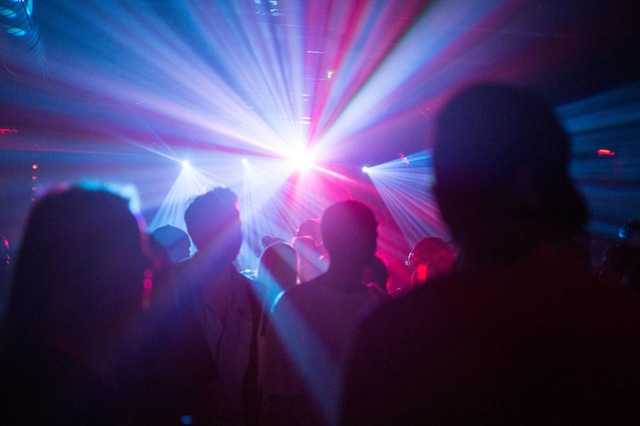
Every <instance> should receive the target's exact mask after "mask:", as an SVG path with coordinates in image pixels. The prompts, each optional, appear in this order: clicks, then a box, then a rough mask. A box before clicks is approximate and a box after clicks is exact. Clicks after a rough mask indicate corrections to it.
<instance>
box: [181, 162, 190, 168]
mask: <svg viewBox="0 0 640 426" xmlns="http://www.w3.org/2000/svg"><path fill="white" fill-rule="evenodd" d="M182 168H183V169H190V168H191V163H189V160H183V161H182Z"/></svg>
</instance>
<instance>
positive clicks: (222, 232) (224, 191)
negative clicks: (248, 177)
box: [184, 186, 242, 262]
mask: <svg viewBox="0 0 640 426" xmlns="http://www.w3.org/2000/svg"><path fill="white" fill-rule="evenodd" d="M237 204H238V196H237V195H236V194H235V193H234V192H233V191H232V190H230V189H229V188H225V187H221V186H219V187H216V188H214V189H213V190H211V191H208V192H206V193H204V194H202V195H199V196H198V197H196V198H194V199H193V201H192V202H191V204H189V206H188V207H187V210H186V211H185V213H184V221H185V223H186V224H187V231H188V233H189V236H190V237H191V240H192V241H193V244H194V245H195V246H196V248H197V249H198V251H199V252H203V251H207V252H209V253H211V254H215V255H216V257H217V258H218V259H219V260H220V261H222V262H231V261H233V260H234V259H235V258H236V256H238V253H239V251H240V246H241V245H242V228H241V223H240V212H239V210H238V206H237Z"/></svg>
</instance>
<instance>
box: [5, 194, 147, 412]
mask: <svg viewBox="0 0 640 426" xmlns="http://www.w3.org/2000/svg"><path fill="white" fill-rule="evenodd" d="M143 250H145V249H144V240H143V237H142V234H141V231H140V224H139V223H138V221H137V219H136V217H135V216H134V215H133V214H132V212H131V211H130V209H129V201H128V200H127V199H125V198H123V197H121V196H119V195H116V194H115V193H112V192H110V191H108V190H106V189H101V188H88V187H82V186H70V187H69V186H63V187H60V188H56V189H55V190H52V191H51V192H49V193H48V194H47V195H46V196H44V197H43V198H42V199H40V200H38V201H37V203H36V204H35V205H34V206H33V208H32V210H31V213H30V216H29V219H28V222H27V225H26V228H25V231H24V235H23V239H22V244H21V247H20V250H19V253H18V255H17V259H16V264H15V275H14V280H13V286H12V291H11V298H10V302H9V307H8V313H7V318H6V333H7V334H6V342H5V343H6V345H5V347H4V351H3V358H4V359H3V360H2V362H1V363H0V364H1V365H2V368H3V372H2V373H3V374H2V375H3V378H2V380H0V382H1V383H2V386H3V388H4V389H3V390H2V392H0V394H1V395H2V396H1V397H0V399H2V402H3V404H2V410H0V412H1V413H2V414H0V416H2V421H1V423H3V424H118V423H120V424H125V423H127V422H129V421H131V419H132V418H133V414H134V413H132V412H131V411H129V408H135V407H136V404H135V399H136V394H137V392H136V391H135V390H136V389H139V388H138V387H136V386H134V385H133V384H134V383H135V380H134V377H135V376H136V362H135V360H136V359H137V357H136V348H137V347H138V343H139V342H138V341H137V340H136V337H135V336H136V333H135V327H133V324H135V319H136V317H137V316H138V314H139V313H140V310H141V292H142V282H143V277H144V271H145V269H146V268H147V267H148V266H149V260H148V259H147V257H146V256H145V255H144V254H143Z"/></svg>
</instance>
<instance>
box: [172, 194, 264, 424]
mask: <svg viewBox="0 0 640 426" xmlns="http://www.w3.org/2000/svg"><path fill="white" fill-rule="evenodd" d="M237 204H238V198H237V196H236V194H235V193H234V192H233V191H231V190H230V189H228V188H226V187H216V188H214V189H212V190H211V191H208V192H206V193H204V194H202V195H199V196H198V197H196V198H195V199H193V200H192V202H191V203H190V204H189V205H188V207H187V209H186V211H185V217H184V219H185V223H186V225H187V231H188V233H189V236H190V237H191V241H193V244H194V245H195V247H196V248H197V250H198V251H197V252H196V254H194V255H193V256H192V257H191V258H189V259H187V260H185V261H184V262H182V263H181V264H180V265H179V267H178V269H177V271H176V288H177V292H178V303H179V314H178V319H177V320H176V324H177V327H175V328H174V334H173V336H174V340H175V342H173V345H174V346H173V347H174V359H175V361H174V364H175V365H173V366H169V368H174V369H175V372H174V373H172V374H173V377H172V379H173V380H174V381H175V386H174V387H173V388H172V389H168V390H167V392H169V393H170V394H171V395H172V396H171V397H169V396H167V398H166V399H167V400H168V402H167V406H169V405H171V404H173V405H174V407H175V410H180V411H181V412H182V414H188V415H189V416H190V419H191V420H190V421H193V422H196V423H205V424H243V423H251V422H255V419H256V416H257V396H256V392H257V348H256V345H257V342H256V339H257V328H258V321H259V316H260V302H259V300H261V299H260V297H261V296H260V295H257V294H255V293H254V290H255V289H254V286H253V284H252V282H251V281H250V280H249V279H247V278H246V277H244V276H243V275H241V274H240V273H238V272H237V270H236V268H235V266H234V263H233V262H234V260H235V258H236V257H237V255H238V253H239V251H240V246H241V243H242V230H241V221H240V213H239V210H238V206H237ZM168 381H169V382H171V380H168ZM171 399H174V401H169V400H171ZM176 404H177V405H176ZM176 413H177V414H180V413H178V412H177V411H176ZM177 414H176V415H177ZM174 417H175V416H174ZM177 420H179V419H178V418H176V421H177Z"/></svg>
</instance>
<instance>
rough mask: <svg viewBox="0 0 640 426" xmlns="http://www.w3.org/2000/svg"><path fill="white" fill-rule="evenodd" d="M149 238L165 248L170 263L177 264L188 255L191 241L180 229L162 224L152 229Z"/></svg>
mask: <svg viewBox="0 0 640 426" xmlns="http://www.w3.org/2000/svg"><path fill="white" fill-rule="evenodd" d="M151 238H152V239H153V240H154V241H156V242H158V243H160V244H161V245H162V246H164V247H165V248H166V249H167V252H168V253H169V258H170V259H171V263H173V264H177V263H180V262H181V261H183V260H185V259H186V258H188V257H189V254H190V250H191V248H190V247H191V241H190V240H189V235H187V233H186V232H184V231H183V230H182V229H180V228H178V227H176V226H172V225H164V226H161V227H159V228H158V229H156V230H155V231H153V232H152V233H151Z"/></svg>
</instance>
